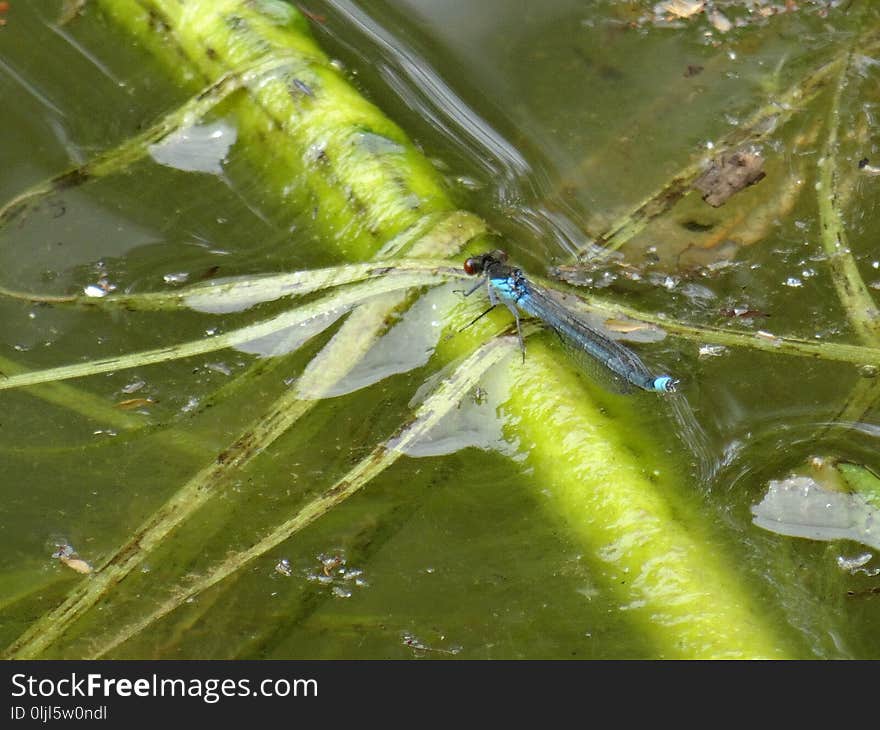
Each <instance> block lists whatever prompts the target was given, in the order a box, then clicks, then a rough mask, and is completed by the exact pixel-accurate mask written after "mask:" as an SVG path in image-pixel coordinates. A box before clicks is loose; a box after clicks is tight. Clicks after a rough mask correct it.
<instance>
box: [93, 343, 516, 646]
mask: <svg viewBox="0 0 880 730" xmlns="http://www.w3.org/2000/svg"><path fill="white" fill-rule="evenodd" d="M518 347H519V342H518V340H517V339H516V338H515V337H510V336H508V337H498V338H495V339H493V340H490V341H489V342H488V343H486V344H485V345H483V346H482V347H481V348H480V349H478V350H477V351H476V352H474V353H473V354H472V355H471V356H470V357H468V358H467V359H466V360H465V361H464V362H463V363H462V364H461V365H459V366H458V368H456V369H455V371H454V372H453V373H452V374H451V375H450V376H449V377H448V378H446V379H444V380H443V381H442V382H441V383H440V385H439V386H438V387H437V389H436V390H435V391H434V392H433V393H432V394H431V395H430V396H429V397H428V398H427V399H425V401H423V402H422V404H421V406H419V408H418V410H417V411H416V413H415V415H414V417H413V420H412V421H411V422H410V423H409V424H407V425H406V426H404V427H402V428H401V429H400V430H399V431H398V432H397V433H396V434H395V435H394V436H392V437H391V438H390V439H388V440H387V441H385V442H384V443H383V444H381V445H380V446H378V447H377V448H376V449H374V450H373V451H372V453H370V455H369V456H367V457H366V458H365V459H363V460H362V461H361V462H360V463H358V464H357V466H355V467H354V469H352V470H351V471H350V472H349V473H348V474H346V475H345V476H344V477H343V478H342V479H340V480H339V481H337V482H336V483H335V484H334V485H333V486H332V487H330V488H329V489H328V490H327V491H325V492H324V493H323V494H322V495H321V496H319V497H317V498H316V499H314V500H312V501H311V502H309V503H308V504H307V505H305V506H304V507H303V508H302V509H300V511H299V512H297V513H296V514H295V515H293V516H292V517H291V518H290V519H288V520H286V521H285V522H283V523H282V524H281V525H279V526H278V527H277V528H275V529H274V530H273V531H272V532H270V533H269V534H267V535H266V536H265V537H264V538H263V539H262V540H260V541H259V542H258V543H256V544H254V545H252V546H251V547H250V548H248V549H247V550H244V551H241V552H238V553H236V554H234V555H231V556H230V557H228V558H226V560H224V561H223V562H222V563H220V564H219V565H218V566H216V567H215V568H214V569H213V570H212V571H211V572H210V573H208V574H206V575H204V576H202V577H201V578H199V579H197V580H195V581H194V582H193V583H192V584H190V585H188V586H186V587H185V588H179V589H178V590H177V591H176V592H175V593H174V595H172V597H171V598H169V599H168V600H167V601H166V602H165V603H163V604H162V605H161V606H160V607H159V608H158V609H156V610H155V611H154V612H153V613H151V614H149V615H146V616H144V617H143V618H142V619H141V620H139V621H138V622H136V623H134V624H131V625H129V626H126V627H125V628H124V629H123V630H122V631H121V632H119V633H118V634H116V635H115V636H113V637H112V638H111V639H109V640H108V641H105V642H101V645H100V647H99V648H98V649H97V650H96V651H95V653H94V654H93V655H92V658H98V657H101V656H103V655H104V654H106V653H107V652H109V651H111V650H112V649H114V648H115V647H117V646H119V645H120V644H122V643H123V642H124V641H126V640H127V639H129V638H130V637H131V636H133V635H135V634H136V633H138V632H140V631H143V630H144V629H145V628H147V627H148V626H150V624H152V623H154V622H155V621H158V620H159V619H160V618H162V617H163V616H165V615H166V614H168V613H170V612H171V611H173V610H174V609H175V608H177V607H178V606H180V605H181V604H182V603H184V602H185V601H187V600H189V599H190V598H192V597H194V596H196V595H198V594H200V593H202V592H203V591H205V590H207V589H208V588H210V587H211V586H213V585H215V584H216V583H219V582H220V581H221V580H223V579H225V578H226V577H228V576H230V575H232V574H233V573H235V572H236V571H238V570H240V569H241V568H243V567H244V566H245V565H247V564H248V563H250V562H251V561H253V560H255V559H257V558H259V557H261V556H262V555H265V554H266V553H267V552H269V551H270V550H273V549H274V548H275V547H277V546H278V545H280V544H281V543H282V542H284V541H285V540H288V539H289V538H291V537H293V536H294V535H296V534H297V533H298V532H299V531H300V530H302V529H303V528H304V527H306V526H308V525H310V524H311V523H312V522H314V521H315V520H317V519H318V518H320V517H321V516H323V515H325V514H326V513H327V512H329V511H330V510H331V509H333V508H334V507H335V506H336V505H338V504H340V503H341V502H343V501H344V500H346V499H348V498H349V497H350V496H352V495H353V494H355V493H356V492H357V491H359V490H360V489H362V488H363V487H365V486H366V485H367V484H369V483H370V481H372V480H373V479H375V478H376V477H377V476H379V475H380V474H381V473H382V472H383V471H385V470H386V469H387V468H388V467H390V466H391V465H392V464H394V463H395V462H396V461H397V460H398V459H399V458H400V457H401V456H403V455H405V453H406V449H407V447H408V446H410V445H411V444H413V443H415V442H416V441H418V440H419V439H420V438H421V437H422V436H424V435H425V434H426V433H428V431H430V430H431V428H433V427H434V426H435V425H436V424H437V423H438V422H439V421H440V419H441V418H443V417H444V416H445V415H446V414H447V413H449V412H450V411H451V410H453V409H454V408H456V407H457V406H458V404H459V403H460V402H461V400H462V399H463V398H464V397H466V396H467V394H468V393H469V392H470V390H471V389H472V388H473V386H474V385H475V384H476V383H477V382H478V381H479V379H480V377H481V376H482V375H483V373H485V372H486V370H488V369H489V368H490V367H491V366H492V365H494V364H495V363H497V362H499V361H500V360H501V359H502V358H503V357H505V356H506V355H508V354H509V353H511V352H513V351H515V350H517V349H518Z"/></svg>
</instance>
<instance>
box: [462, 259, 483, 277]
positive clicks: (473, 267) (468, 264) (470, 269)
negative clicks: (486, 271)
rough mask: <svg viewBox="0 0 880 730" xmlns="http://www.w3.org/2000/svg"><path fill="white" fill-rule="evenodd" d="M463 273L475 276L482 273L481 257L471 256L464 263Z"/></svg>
mask: <svg viewBox="0 0 880 730" xmlns="http://www.w3.org/2000/svg"><path fill="white" fill-rule="evenodd" d="M464 273H465V274H469V275H470V276H476V275H477V274H482V273H483V257H482V256H473V257H471V258H469V259H467V260H466V261H465V262H464Z"/></svg>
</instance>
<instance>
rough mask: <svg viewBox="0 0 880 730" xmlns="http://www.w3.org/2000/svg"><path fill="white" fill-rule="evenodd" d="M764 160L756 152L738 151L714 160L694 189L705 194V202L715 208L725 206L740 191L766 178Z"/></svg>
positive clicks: (698, 179)
mask: <svg viewBox="0 0 880 730" xmlns="http://www.w3.org/2000/svg"><path fill="white" fill-rule="evenodd" d="M763 167H764V158H763V157H761V155H759V154H757V153H755V152H748V151H745V150H737V151H736V152H733V153H732V154H729V155H725V156H723V157H721V159H720V160H713V161H712V163H711V165H710V166H709V169H708V170H706V172H704V173H703V174H702V175H701V176H700V177H699V178H697V181H696V182H695V183H694V187H695V188H696V189H697V190H699V191H700V192H701V193H703V200H705V201H706V202H707V203H708V204H709V205H711V206H712V207H713V208H719V207H721V206H722V205H724V204H725V203H726V202H727V201H728V199H729V198H730V197H731V196H733V195H734V194H736V193H738V192H739V191H740V190H742V189H744V188H747V187H748V186H749V185H754V184H755V183H756V182H758V181H759V180H762V179H763V178H764V176H765V173H764V170H763V169H762V168H763Z"/></svg>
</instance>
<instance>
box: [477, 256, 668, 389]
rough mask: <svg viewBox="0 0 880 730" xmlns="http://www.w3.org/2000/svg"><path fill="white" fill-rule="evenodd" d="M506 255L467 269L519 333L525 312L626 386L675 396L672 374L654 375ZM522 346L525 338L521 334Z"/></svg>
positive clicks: (485, 258) (483, 259)
mask: <svg viewBox="0 0 880 730" xmlns="http://www.w3.org/2000/svg"><path fill="white" fill-rule="evenodd" d="M506 262H507V254H505V253H504V252H503V251H492V252H491V253H485V254H483V255H482V256H476V257H474V258H469V259H468V260H467V261H465V264H464V270H465V272H466V273H468V274H471V275H473V276H477V275H481V276H484V277H485V278H486V281H487V282H488V286H489V301H490V302H491V304H492V305H493V306H494V305H495V304H497V303H498V302H499V301H501V302H503V303H504V304H505V305H506V306H507V308H508V309H510V311H511V312H512V313H513V316H514V318H515V319H516V326H517V332H519V312H518V310H522V311H523V312H525V313H526V314H529V315H531V316H533V317H536V318H537V319H540V320H541V321H542V322H544V324H546V325H547V326H548V327H550V328H552V329H554V330H556V332H558V333H559V335H560V337H562V338H563V339H564V340H565V341H566V342H568V343H569V344H570V345H571V346H572V347H574V348H575V349H577V350H580V351H582V352H585V353H587V354H588V355H590V357H592V358H594V359H595V360H597V361H598V362H600V363H601V364H602V365H603V366H604V367H605V368H606V369H607V370H608V371H610V372H611V373H613V375H614V376H616V377H617V378H618V379H621V380H623V381H624V382H625V383H628V384H630V385H634V386H636V387H638V388H641V389H642V390H647V391H650V392H653V393H673V392H675V389H676V386H677V385H678V381H677V380H676V379H675V378H673V377H671V376H669V375H655V374H654V373H652V372H651V371H650V370H648V368H647V366H646V365H645V364H644V363H643V362H642V360H641V358H639V356H638V355H636V354H635V353H634V352H633V351H632V350H630V349H628V348H626V347H624V346H623V345H621V344H620V343H619V342H618V341H617V340H614V339H612V338H611V337H610V336H609V335H607V334H605V333H604V332H602V331H600V330H598V329H596V328H595V327H593V326H592V325H590V324H588V323H587V322H586V321H585V320H584V319H583V318H582V317H581V316H580V315H579V314H578V313H577V312H574V311H572V310H571V309H569V308H568V307H566V306H565V305H564V304H563V303H562V302H560V301H559V300H558V299H557V298H556V297H555V296H554V295H553V294H552V293H550V292H549V291H547V290H545V289H543V288H541V287H539V286H537V285H535V284H533V283H532V282H530V281H529V280H528V279H526V277H525V275H524V274H523V273H522V271H520V270H519V269H516V268H513V267H511V266H508V265H507V263H506ZM520 345H521V346H522V335H521V334H520Z"/></svg>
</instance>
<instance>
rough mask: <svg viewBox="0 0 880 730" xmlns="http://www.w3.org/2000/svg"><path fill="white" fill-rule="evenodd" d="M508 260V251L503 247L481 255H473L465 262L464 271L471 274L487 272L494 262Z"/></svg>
mask: <svg viewBox="0 0 880 730" xmlns="http://www.w3.org/2000/svg"><path fill="white" fill-rule="evenodd" d="M505 261H507V253H506V252H505V251H502V250H501V249H496V250H495V251H489V252H488V253H484V254H481V255H480V256H472V257H471V258H469V259H468V260H467V261H465V262H464V273H466V274H470V275H471V276H477V275H478V274H483V273H485V271H486V269H488V268H489V266H491V265H492V264H503V263H504V262H505Z"/></svg>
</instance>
